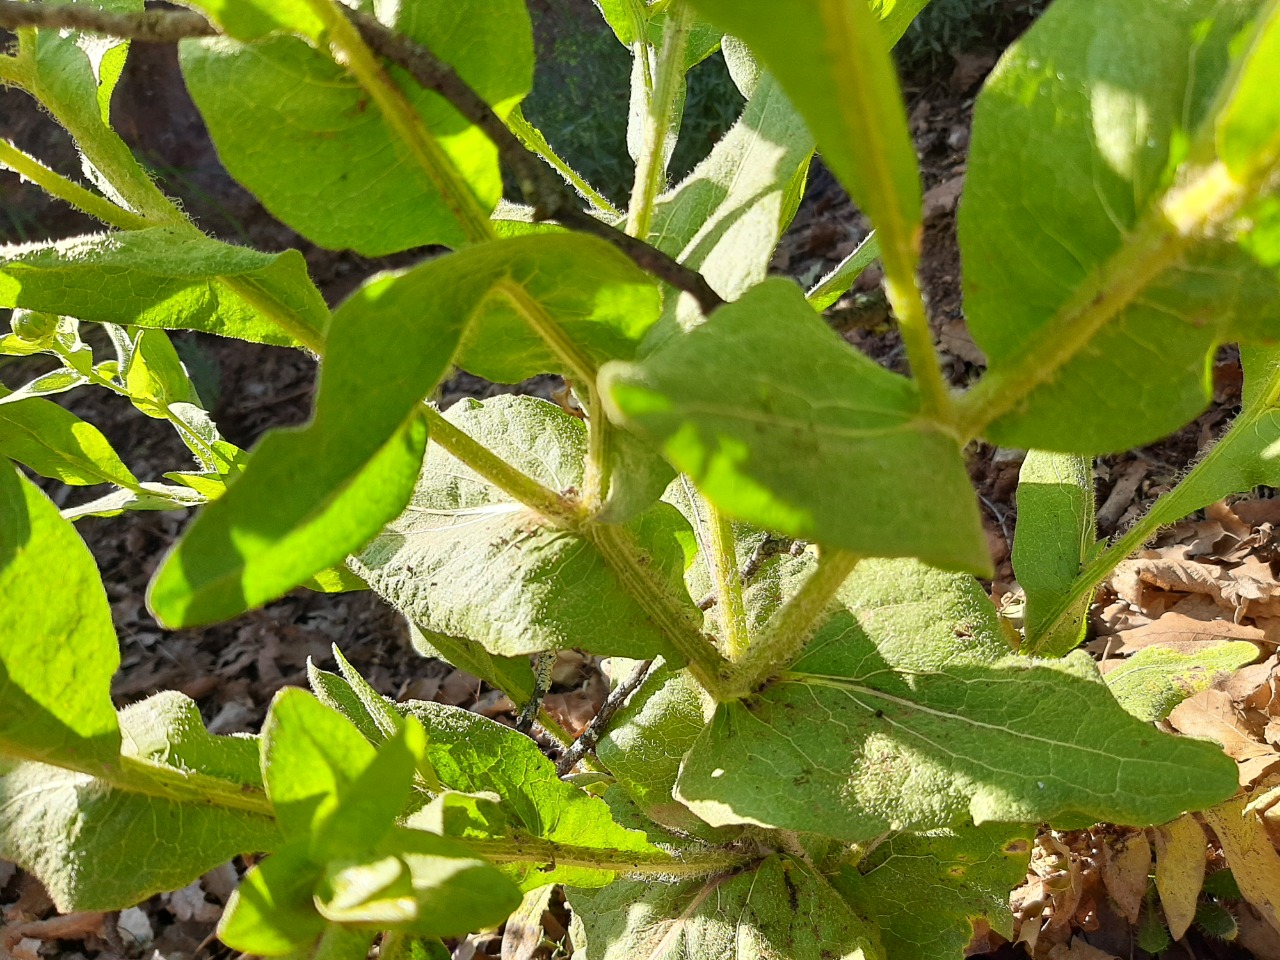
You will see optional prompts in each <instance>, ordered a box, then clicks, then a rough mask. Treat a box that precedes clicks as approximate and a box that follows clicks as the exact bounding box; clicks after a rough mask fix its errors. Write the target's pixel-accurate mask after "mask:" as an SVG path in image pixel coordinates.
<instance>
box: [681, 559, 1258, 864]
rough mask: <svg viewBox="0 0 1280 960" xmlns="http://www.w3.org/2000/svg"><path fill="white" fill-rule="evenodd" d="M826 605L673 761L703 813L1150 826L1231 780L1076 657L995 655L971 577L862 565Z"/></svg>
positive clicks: (990, 616)
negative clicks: (808, 634)
mask: <svg viewBox="0 0 1280 960" xmlns="http://www.w3.org/2000/svg"><path fill="white" fill-rule="evenodd" d="M840 600H841V603H842V609H839V610H838V611H837V613H836V614H835V615H834V616H833V617H832V619H831V620H830V621H828V623H827V624H826V625H825V626H824V627H823V628H822V629H821V630H820V631H819V633H818V635H817V637H816V638H815V640H814V642H813V643H812V644H811V646H810V647H809V648H808V650H807V651H806V653H805V654H804V656H803V657H802V658H801V659H800V660H799V661H797V662H796V663H795V664H794V665H793V666H792V668H791V669H790V671H788V672H787V673H786V674H785V675H784V676H783V677H781V678H779V679H778V680H777V681H774V682H773V683H772V684H770V685H769V686H767V687H765V688H764V689H763V690H762V691H760V692H759V693H758V694H756V695H754V696H752V697H749V698H747V699H746V700H743V701H740V702H737V703H731V704H722V705H721V706H720V707H719V708H718V709H717V712H716V715H715V718H714V719H713V720H712V722H711V724H710V725H709V726H708V727H707V729H706V731H705V732H704V733H703V735H702V737H701V738H700V739H699V741H698V743H697V744H696V745H695V746H694V747H693V749H692V750H691V751H690V753H689V755H688V756H687V757H686V759H685V762H684V766H683V768H682V771H681V776H680V780H679V782H678V784H677V788H676V789H677V796H678V797H679V798H680V799H681V800H683V801H684V803H686V804H687V805H688V806H689V807H690V808H691V809H693V811H694V812H695V813H697V814H698V815H699V816H701V817H702V818H703V819H704V820H707V821H708V822H709V823H712V824H713V825H726V824H731V823H755V824H760V825H764V826H775V827H780V828H784V829H791V830H800V831H804V832H812V833H819V834H824V835H828V836H833V837H837V838H839V839H843V840H847V841H851V842H865V841H867V840H872V839H874V838H876V837H879V836H881V835H882V834H884V833H886V832H889V831H897V830H909V831H925V830H934V829H939V828H952V827H954V826H955V825H957V824H960V823H963V822H968V821H970V820H972V821H973V822H977V823H979V824H981V823H985V822H988V821H1001V822H1015V823H1038V822H1042V821H1049V820H1053V819H1056V818H1060V817H1063V816H1068V815H1071V816H1075V815H1083V816H1084V817H1086V818H1089V819H1090V822H1093V821H1096V820H1106V821H1110V822H1115V823H1134V824H1139V823H1160V822H1164V821H1166V820H1169V819H1172V818H1173V817H1175V816H1177V815H1178V814H1179V813H1182V812H1183V811H1184V810H1187V809H1199V808H1200V807H1202V806H1206V805H1209V804H1212V803H1214V802H1216V800H1217V799H1220V798H1221V797H1223V796H1226V795H1228V794H1230V792H1231V791H1232V789H1234V783H1235V774H1234V764H1232V762H1231V761H1230V759H1229V758H1227V757H1225V756H1224V755H1223V754H1222V753H1221V751H1219V750H1218V749H1217V748H1216V747H1215V746H1213V745H1211V744H1208V743H1205V742H1202V741H1196V740H1190V739H1185V738H1179V737H1173V736H1169V735H1167V734H1163V733H1159V732H1157V731H1156V730H1155V729H1154V728H1152V727H1151V726H1150V725H1148V724H1145V723H1142V722H1141V721H1139V720H1137V719H1135V718H1134V717H1131V716H1130V715H1129V714H1128V713H1126V712H1125V711H1124V710H1123V709H1122V708H1121V707H1120V705H1119V704H1117V703H1116V702H1115V699H1114V698H1113V697H1112V696H1111V694H1110V692H1109V691H1108V690H1107V688H1106V686H1105V684H1104V683H1103V682H1102V680H1101V678H1100V677H1099V676H1098V673H1097V668H1096V667H1095V666H1094V665H1093V663H1092V661H1090V660H1088V659H1087V658H1085V657H1083V656H1082V655H1074V656H1071V657H1068V658H1066V659H1064V660H1053V661H1037V660H1032V659H1029V658H1026V657H1016V656H1002V655H1001V654H1002V649H1001V648H1002V647H1004V643H1003V640H1002V638H1001V636H1000V632H999V631H1000V628H999V626H998V625H997V624H996V622H995V616H994V611H993V610H992V608H991V606H990V603H989V601H987V600H986V598H985V596H983V595H982V593H981V590H980V588H979V587H978V586H977V584H976V583H974V582H973V581H971V580H967V579H966V578H962V577H958V576H949V575H945V574H939V573H938V572H937V571H930V570H928V569H927V568H923V567H921V566H920V565H918V564H915V563H912V562H910V561H907V562H902V561H884V562H875V563H873V562H867V561H864V563H863V565H862V566H861V567H860V569H859V570H858V571H857V572H856V573H855V575H854V576H853V577H852V578H851V579H850V580H849V581H848V583H847V584H846V585H845V587H844V588H843V589H842V591H841V595H840ZM1005 649H1007V648H1005ZM1086 717H1087V718H1088V721H1087V723H1085V722H1083V718H1086ZM815 724H819V725H821V728H822V730H823V736H822V737H821V738H819V739H817V740H815V739H814V738H813V737H812V735H811V731H812V730H813V728H814V725H815ZM837 811H838V815H837V814H836V812H837Z"/></svg>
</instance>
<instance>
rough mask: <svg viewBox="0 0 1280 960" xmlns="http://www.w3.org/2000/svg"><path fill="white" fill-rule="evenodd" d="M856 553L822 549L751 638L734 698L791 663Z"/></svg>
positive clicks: (739, 669)
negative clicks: (791, 592)
mask: <svg viewBox="0 0 1280 960" xmlns="http://www.w3.org/2000/svg"><path fill="white" fill-rule="evenodd" d="M858 560H859V557H858V555H857V554H853V553H850V552H848V551H847V550H823V551H822V553H821V555H820V556H819V558H818V566H817V569H815V570H814V571H813V573H812V574H810V575H809V579H807V580H806V581H805V582H804V583H803V584H801V585H800V589H799V590H797V591H796V593H795V595H794V596H792V597H791V599H790V600H788V601H787V602H786V603H785V604H783V606H782V607H781V608H780V609H779V610H778V611H777V612H776V613H775V614H774V615H773V617H772V618H771V619H770V620H769V623H768V624H766V626H765V628H764V632H763V633H762V634H761V635H760V636H759V637H757V638H756V639H755V640H754V641H752V643H751V646H750V647H748V648H747V652H746V654H745V655H744V656H743V657H742V659H741V660H740V661H739V662H738V665H737V671H736V673H735V675H734V677H733V681H732V683H731V685H730V687H729V693H730V695H731V696H733V697H735V698H741V697H745V696H747V695H748V694H750V693H752V692H753V691H754V690H756V689H757V688H758V687H759V686H760V685H761V684H763V683H766V682H767V681H769V680H771V679H773V678H774V677H776V676H778V674H780V673H781V672H782V671H783V670H785V669H786V668H787V667H788V666H790V665H791V664H792V663H793V662H794V661H795V659H796V657H798V656H800V654H801V653H802V652H803V651H804V648H805V646H806V645H807V644H808V643H809V640H810V639H811V638H812V637H813V634H814V633H815V632H816V631H817V629H818V627H820V626H821V625H822V617H823V615H824V614H825V613H826V612H827V609H828V608H829V607H830V605H831V602H832V600H834V599H835V595H836V591H837V590H839V589H840V586H841V584H843V583H844V582H845V580H847V579H848V578H849V574H851V573H852V572H853V568H854V567H855V566H857V564H858Z"/></svg>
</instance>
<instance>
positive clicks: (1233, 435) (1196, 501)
mask: <svg viewBox="0 0 1280 960" xmlns="http://www.w3.org/2000/svg"><path fill="white" fill-rule="evenodd" d="M1240 358H1241V360H1242V361H1243V364H1244V397H1243V406H1242V408H1241V410H1240V415H1239V416H1237V417H1236V419H1235V420H1234V421H1233V422H1232V424H1231V429H1230V430H1228V431H1227V432H1226V434H1225V435H1224V436H1223V437H1222V439H1220V440H1219V441H1218V442H1217V443H1216V444H1214V446H1213V447H1212V448H1211V449H1210V450H1209V452H1208V453H1207V454H1206V455H1205V457H1204V459H1203V460H1201V461H1200V462H1199V463H1198V464H1196V466H1195V468H1194V469H1193V470H1192V471H1191V473H1189V474H1188V475H1187V476H1186V477H1185V478H1184V479H1183V481H1182V482H1181V483H1179V484H1178V485H1177V486H1176V487H1174V488H1173V490H1171V491H1169V493H1167V494H1165V495H1164V496H1163V497H1161V498H1160V499H1159V500H1157V501H1156V503H1155V505H1154V506H1153V507H1152V514H1153V516H1152V517H1151V518H1150V519H1152V520H1158V522H1159V523H1160V524H1167V523H1176V522H1177V521H1178V520H1181V519H1182V518H1183V517H1186V516H1189V515H1190V514H1192V513H1194V512H1195V511H1196V510H1199V509H1201V508H1203V507H1207V506H1209V504H1211V503H1217V502H1218V501H1219V500H1221V499H1223V498H1224V497H1227V496H1230V495H1231V494H1233V493H1244V492H1246V491H1249V490H1252V489H1253V488H1254V487H1258V486H1272V485H1277V484H1280V350H1278V349H1276V348H1274V347H1273V348H1261V347H1252V348H1250V347H1242V348H1241V350H1240Z"/></svg>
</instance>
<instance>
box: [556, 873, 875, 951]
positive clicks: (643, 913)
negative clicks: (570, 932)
mask: <svg viewBox="0 0 1280 960" xmlns="http://www.w3.org/2000/svg"><path fill="white" fill-rule="evenodd" d="M569 903H570V905H571V906H572V907H573V915H574V929H575V931H581V933H582V934H583V937H584V940H585V943H584V945H585V948H586V950H585V953H586V957H587V960H633V958H644V960H711V958H713V957H724V956H732V957H735V958H737V960H880V958H882V957H883V956H884V954H883V953H882V951H881V950H880V945H879V942H878V940H877V937H876V934H875V932H874V928H873V927H871V926H870V925H869V924H867V922H866V921H864V920H863V919H861V918H860V917H858V916H857V915H856V914H855V913H854V912H853V911H852V910H851V909H850V908H849V907H848V906H847V905H846V904H845V902H844V901H843V900H842V899H841V898H840V896H839V895H838V894H837V893H836V892H835V891H834V890H833V889H832V888H831V887H830V885H828V883H827V882H826V881H825V880H823V879H822V878H821V877H820V876H817V875H816V874H815V873H814V872H813V869H812V867H809V866H806V865H805V864H803V863H801V862H800V861H798V860H793V859H791V858H789V857H782V856H777V855H774V856H770V857H768V858H767V859H765V860H763V861H762V862H760V863H759V864H757V865H756V866H755V867H753V868H752V869H749V870H744V871H741V872H738V873H735V874H720V875H717V876H712V877H703V878H700V879H697V880H685V881H680V882H676V883H653V882H648V881H636V880H619V881H616V882H614V883H613V884H611V885H610V886H608V887H605V888H604V889H602V890H577V889H571V890H570V891H569ZM574 943H575V944H578V943H579V938H578V936H577V935H576V934H575V937H574Z"/></svg>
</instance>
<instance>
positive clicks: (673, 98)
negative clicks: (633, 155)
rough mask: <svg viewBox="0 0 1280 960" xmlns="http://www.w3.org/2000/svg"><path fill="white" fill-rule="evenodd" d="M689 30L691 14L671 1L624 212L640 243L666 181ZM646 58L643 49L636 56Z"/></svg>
mask: <svg viewBox="0 0 1280 960" xmlns="http://www.w3.org/2000/svg"><path fill="white" fill-rule="evenodd" d="M692 28H693V11H692V10H691V9H690V7H689V4H688V3H687V2H684V0H675V2H674V3H673V4H672V8H671V10H669V11H668V13H667V22H666V24H665V25H664V27H663V31H662V47H661V48H660V49H659V50H658V63H657V71H656V76H654V77H653V82H652V86H650V87H649V102H648V104H647V108H648V109H647V110H646V111H645V119H644V128H643V134H642V139H641V144H640V156H639V157H638V158H637V160H636V176H635V181H634V183H633V184H632V187H631V203H630V205H629V207H628V208H627V233H629V234H630V235H631V236H633V237H638V238H640V239H641V240H644V239H647V238H648V236H649V227H650V225H651V224H652V222H653V204H654V200H655V199H657V196H658V193H659V192H660V191H661V190H662V188H663V186H664V185H665V183H666V179H667V163H668V162H669V160H670V157H671V151H670V150H669V149H668V148H667V145H668V143H669V142H670V141H671V140H672V139H674V137H675V135H676V134H677V133H678V132H679V128H680V114H681V113H682V111H681V110H680V109H679V106H680V100H681V98H682V95H683V90H684V82H685V81H684V74H685V55H686V49H687V48H688V45H689V31H690V30H691V29H692ZM645 54H647V47H643V48H641V50H639V51H637V55H639V56H644V55H645Z"/></svg>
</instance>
